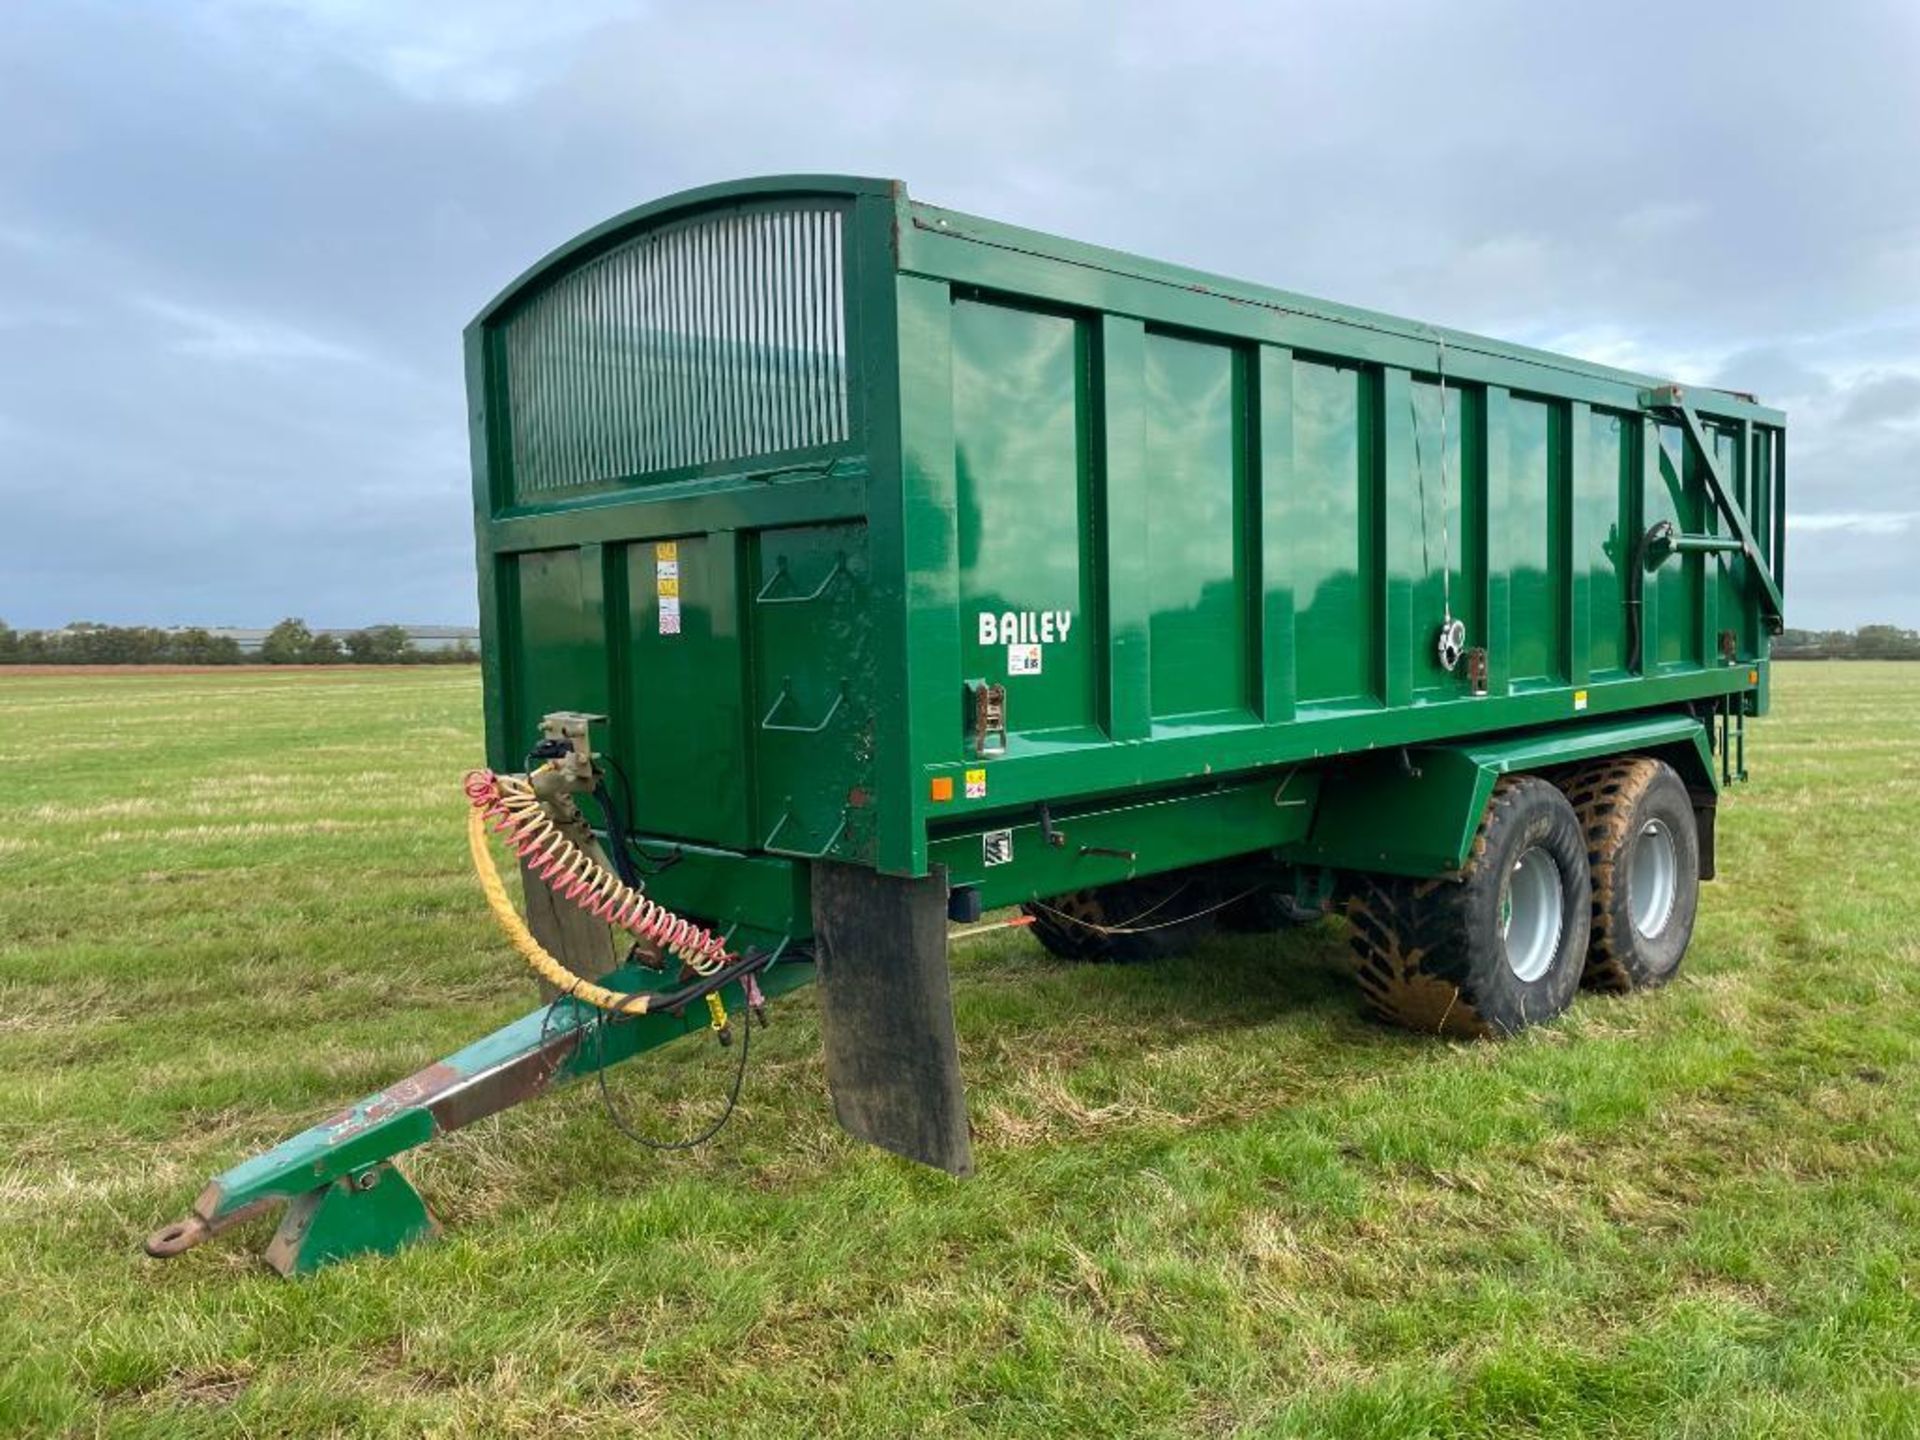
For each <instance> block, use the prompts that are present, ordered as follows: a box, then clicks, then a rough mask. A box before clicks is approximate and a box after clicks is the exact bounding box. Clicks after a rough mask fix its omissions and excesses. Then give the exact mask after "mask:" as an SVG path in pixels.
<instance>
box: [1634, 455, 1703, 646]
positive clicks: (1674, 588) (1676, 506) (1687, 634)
mask: <svg viewBox="0 0 1920 1440" xmlns="http://www.w3.org/2000/svg"><path fill="white" fill-rule="evenodd" d="M1657 429H1658V431H1659V437H1660V446H1659V450H1658V452H1657V455H1656V460H1657V468H1656V471H1655V473H1654V474H1653V475H1651V476H1649V477H1648V481H1647V485H1646V496H1645V505H1646V511H1645V522H1646V526H1647V527H1652V526H1654V525H1657V524H1659V523H1660V522H1661V521H1663V520H1664V521H1666V522H1667V523H1668V524H1670V525H1672V526H1673V528H1674V529H1675V530H1678V531H1680V532H1682V533H1689V534H1698V533H1700V528H1699V527H1700V509H1701V506H1700V503H1699V499H1698V492H1697V489H1696V490H1695V492H1694V493H1691V494H1690V493H1689V492H1688V489H1687V486H1686V483H1685V477H1686V475H1687V472H1688V467H1689V464H1690V463H1691V462H1689V461H1688V459H1687V455H1686V451H1687V442H1686V433H1685V432H1684V431H1683V430H1682V429H1681V428H1680V427H1679V426H1678V425H1660V426H1658V427H1657ZM1701 560H1702V557H1701V556H1699V555H1681V556H1678V557H1676V558H1674V559H1672V560H1669V561H1667V563H1666V564H1664V565H1662V566H1661V567H1660V568H1659V569H1658V570H1656V571H1654V572H1653V573H1652V574H1650V575H1648V576H1647V587H1646V588H1647V590H1648V591H1649V592H1651V599H1652V602H1653V610H1654V612H1655V615H1656V619H1655V622H1654V625H1653V626H1652V632H1653V636H1652V643H1651V644H1650V645H1649V646H1648V652H1649V653H1648V658H1649V660H1650V661H1651V662H1652V664H1651V665H1650V667H1649V668H1653V667H1654V666H1657V667H1658V668H1660V669H1662V670H1674V669H1679V668H1681V667H1684V666H1687V665H1693V664H1698V663H1699V658H1700V576H1701V574H1702V573H1703V572H1702V567H1701Z"/></svg>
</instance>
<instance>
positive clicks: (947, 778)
mask: <svg viewBox="0 0 1920 1440" xmlns="http://www.w3.org/2000/svg"><path fill="white" fill-rule="evenodd" d="M930 788H931V793H932V795H933V798H934V799H935V800H951V799H953V777H952V776H951V775H936V776H934V777H933V785H932V786H931V787H930Z"/></svg>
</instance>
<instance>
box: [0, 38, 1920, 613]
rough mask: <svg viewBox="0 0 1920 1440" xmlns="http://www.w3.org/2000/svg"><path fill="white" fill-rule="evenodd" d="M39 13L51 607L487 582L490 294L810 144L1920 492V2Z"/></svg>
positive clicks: (1864, 504)
mask: <svg viewBox="0 0 1920 1440" xmlns="http://www.w3.org/2000/svg"><path fill="white" fill-rule="evenodd" d="M8 23H9V31H8V44H7V45H6V46H5V47H0V337H3V340H0V345H3V348H0V355H4V357H5V358H4V359H0V498H4V500H5V503H6V505H7V513H8V520H7V522H6V524H5V525H4V526H0V615H5V616H6V617H7V618H8V619H9V620H11V621H13V622H14V623H58V622H60V621H62V620H65V619H67V618H69V617H71V616H77V615H88V616H91V617H94V618H100V619H128V620H135V619H139V620H148V619H151V620H159V621H176V620H177V621H188V620H232V621H268V620H271V619H273V618H275V617H277V616H278V615H280V614H282V613H286V612H289V611H298V612H302V613H305V614H306V615H307V616H308V618H309V619H311V620H313V621H315V622H317V623H359V622H364V621H369V620H375V619H381V618H389V617H391V618H409V619H418V620H458V619H463V618H466V617H468V616H470V615H471V613H472V609H473V599H472V580H471V559H470V556H471V541H470V536H469V516H468V502H467V498H466V488H467V480H466V439H465V431H464V421H463V410H464V406H463V400H462V396H461V384H462V377H461V364H460V354H459V332H460V329H461V327H462V326H463V325H464V324H465V322H466V321H467V319H468V318H470V317H471V315H472V314H473V313H474V311H476V310H477V309H478V308H479V307H480V305H481V304H482V303H484V301H485V300H486V299H487V298H488V297H489V296H490V295H491V294H492V293H493V292H494V291H495V290H496V289H497V288H498V287H499V286H500V285H501V284H502V283H504V282H505V281H506V280H507V279H509V278H510V277H511V276H512V275H514V274H516V273H517V272H518V271H519V270H520V269H521V268H523V267H524V265H526V264H527V263H528V262H529V261H530V260H532V259H533V258H535V257H537V256H538V255H539V254H540V253H542V252H544V251H545V250H546V249H548V248H550V247H551V246H552V245H554V244H555V243H557V242H559V241H560V240H562V239H564V238H566V237H567V236H568V235H570V234H573V233H575V232H577V231H579V230H581V229H583V228H585V227H586V226H588V225H591V224H593V223H595V222H597V221H599V220H601V219H603V218H605V217H606V216H607V215H610V214H612V213H614V212H616V211H618V210H621V209H624V208H626V207H627V206H629V205H632V204H636V203H638V202H640V201H642V200H645V199H648V198H651V197H653V196H656V195H660V194H663V193H666V192H669V191H672V190H675V189H678V188H681V187H683V186H687V185H693V184H700V183H705V182H707V181H711V180H714V179H720V178H727V177H731V176H737V175H742V174H752V173H759V172H767V171H783V170H846V171H853V172H856V173H877V174H887V175H897V176H899V177H901V178H904V179H906V180H907V181H908V182H909V184H910V185H911V186H912V187H913V188H914V190H915V192H916V193H917V194H920V195H922V196H923V197H925V198H928V199H933V200H937V201H940V202H942V203H946V204H950V205H954V206H956V207H958V208H963V209H974V210H978V211H981V212H984V213H987V214H991V215H994V216H997V217H1000V218H1004V219H1008V220H1013V221H1016V222H1019V223H1023V224H1028V225H1033V226H1036V227H1039V228H1042V229H1052V230H1060V231H1064V232H1066V233H1070V234H1074V235H1077V236H1080V237H1083V238H1087V239H1092V240H1097V241H1100V242H1102V243H1106V244H1110V245H1114V246H1118V247H1121V248H1129V249H1136V250H1142V251H1146V252H1148V253H1152V254H1156V255H1161V256H1164V257H1166V258H1169V259H1174V260H1179V261H1183V262H1186V263H1190V264H1196V265H1200V266H1203V267H1206V268H1211V269H1216V270H1221V271H1225V272H1227V273H1231V274H1239V275H1245V276H1248V277H1251V278H1256V279H1261V280H1265V281H1268V282H1270V283H1273V284H1277V285H1280V286H1283V287H1286V288H1291V289H1296V290H1301V291H1304V292H1306V293H1309V294H1319V295H1326V296H1329V297H1332V298H1335V299H1340V300H1346V301H1350V302H1353V303H1356V304H1362V305H1371V306H1375V307H1378V308H1382V309H1387V310H1392V311H1398V312H1400V313H1405V314H1412V315H1417V316H1420V317H1422V318H1426V319H1432V320H1436V321H1442V322H1447V323H1453V324H1458V325H1462V326H1465V327H1468V328H1474V329H1483V330H1489V331H1491V332H1493V333H1496V334H1501V335H1505V336H1507V337H1509V338H1513V339H1518V340H1522V341H1529V342H1533V343H1545V344H1549V345H1558V346H1562V347H1565V348H1570V349H1573V350H1576V351H1578V352H1580V353H1587V354H1592V355H1594V356H1595V357H1596V358H1602V359H1610V360H1618V361H1622V362H1624V363H1630V364H1634V365H1639V366H1644V367H1647V368H1651V369H1655V370H1660V371H1664V372H1668V373H1672V374H1674V375H1675V377H1676V378H1679V379H1684V380H1696V381H1700V380H1704V381H1710V382H1712V383H1722V384H1727V385H1730V386H1734V387H1736V388H1741V389H1752V390H1756V391H1758V392H1760V393H1761V395H1762V396H1763V398H1766V399H1769V400H1772V401H1775V402H1777V403H1782V404H1787V405H1790V406H1792V407H1793V426H1794V429H1793V441H1792V454H1793V471H1792V473H1793V477H1794V484H1795V506H1796V509H1797V511H1798V512H1800V513H1803V514H1805V515H1807V516H1810V517H1818V516H1829V517H1832V516H1842V517H1845V516H1872V515H1886V514H1903V513H1906V512H1910V511H1913V510H1916V509H1920V499H1916V488H1917V487H1916V476H1920V437H1917V436H1916V435H1915V434H1914V432H1913V427H1911V426H1907V425H1904V424H1903V423H1901V422H1900V420H1899V414H1900V413H1901V412H1900V407H1901V406H1902V405H1903V404H1904V403H1906V402H1905V400H1904V399H1903V397H1905V396H1908V395H1909V394H1910V392H1908V391H1906V390H1903V389H1902V388H1901V386H1902V384H1903V383H1904V377H1907V376H1911V375H1914V374H1920V304H1916V301H1915V297H1916V296H1920V166H1916V165H1914V164H1913V153H1912V148H1913V147H1912V137H1913V136H1914V135H1915V134H1920V87H1916V86H1915V85H1913V83H1912V76H1913V72H1914V69H1915V64H1914V61H1915V57H1916V56H1917V55H1920V12H1916V11H1914V10H1913V9H1912V8H1911V7H1910V6H1906V5H1902V4H1897V3H1887V4H1873V3H1862V4H1855V5H1845V6H1841V7H1838V8H1837V9H1836V8H1835V7H1805V6H1800V5H1795V4H1787V3H1774V4H1760V5H1751V6H1746V7H1742V9H1741V11H1740V16H1739V21H1738V23H1737V24H1729V23H1726V22H1725V20H1724V17H1721V16H1719V15H1717V14H1715V13H1712V12H1710V11H1704V10H1703V11H1689V10H1686V9H1684V8H1676V7H1672V6H1670V5H1653V4H1650V3H1628V4H1624V5H1618V6H1615V7H1614V8H1613V9H1611V10H1609V11H1608V12H1607V14H1606V16H1605V18H1604V21H1603V20H1601V19H1598V18H1592V17H1588V16H1586V15H1585V14H1584V13H1583V12H1574V11H1569V10H1565V9H1563V8H1561V7H1541V6H1538V5H1532V4H1525V3H1521V0H1488V3H1484V4H1480V5H1477V6H1474V7H1471V8H1469V9H1467V10H1462V9H1461V8H1460V7H1459V6H1457V5H1451V4H1442V3H1439V0H1404V3H1385V0H1363V3H1356V4H1353V5H1346V6H1339V7H1331V6H1324V5H1317V4H1305V3H1297V4H1264V3H1261V4H1256V3H1246V4H1240V5H1222V6H1217V7H1209V8H1203V9H1201V10H1199V11H1192V12H1189V13H1184V14H1180V15H1177V16H1176V15H1173V14H1172V13H1170V12H1169V11H1167V10H1166V9H1165V8H1164V7H1160V6H1154V5H1147V4H1117V5H1116V4H1104V3H1101V4H1096V3H1093V0H1083V3H1066V4H1061V5H1054V6H1023V7H1013V6H1008V7H1004V8H995V7H983V6H979V5H975V4H968V5H960V4H936V5H931V6H887V5H877V4H874V5H854V4H849V3H835V0H823V3H819V4H815V5H808V6H750V5H734V4H715V5H680V6H669V5H664V4H661V5H650V4H649V5H631V4H617V3H611V0H591V3H589V0H581V3H570V4H567V5H564V6H556V5H538V6H537V5H532V4H519V3H510V0H473V3H466V4H461V5H457V6H449V5H444V4H439V3H426V0H419V3H415V0H406V3H401V0H181V3H179V4H169V5H165V6H160V5H154V6H126V5H117V4H109V3H106V0H39V3H28V4H25V5H22V6H17V7H14V9H13V11H11V12H10V14H9V21H8ZM1876 377H1877V378H1876ZM1815 523H1816V525H1817V524H1818V523H1819V522H1818V520H1817V519H1816V521H1815ZM1912 541H1913V535H1912V534H1911V533H1909V532H1899V533H1895V532H1888V531H1881V530H1875V529H1874V528H1873V527H1872V526H1871V525H1867V526H1860V525H1847V526H1830V527H1829V528H1828V529H1826V530H1819V529H1815V530H1810V531H1802V532H1800V533H1799V536H1798V538H1797V541H1796V543H1797V546H1798V549H1799V550H1800V551H1812V552H1815V554H1814V555H1812V556H1810V560H1811V561H1812V563H1808V564H1796V567H1795V570H1794V574H1793V582H1792V595H1791V605H1792V609H1793V612H1794V614H1793V618H1794V619H1795V620H1796V621H1799V620H1802V619H1806V620H1807V621H1808V623H1812V621H1813V619H1814V618H1815V617H1817V618H1818V619H1819V620H1820V623H1840V622H1841V621H1842V620H1843V619H1844V620H1846V621H1849V622H1851V621H1857V620H1867V619H1875V618H1885V619H1894V620H1899V621H1901V622H1903V623H1908V624H1915V623H1920V598H1917V597H1916V596H1915V595H1914V593H1913V587H1912V586H1911V585H1910V584H1908V582H1907V581H1906V579H1905V578H1904V572H1905V570H1906V569H1908V568H1909V567H1908V566H1907V564H1906V562H1905V557H1906V555H1907V554H1908V553H1909V552H1910V548H1911V544H1912ZM1836 557H1842V558H1844V560H1845V563H1829V562H1830V561H1835V558H1836Z"/></svg>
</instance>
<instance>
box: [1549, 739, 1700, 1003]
mask: <svg viewBox="0 0 1920 1440" xmlns="http://www.w3.org/2000/svg"><path fill="white" fill-rule="evenodd" d="M1560 784H1561V788H1562V789H1564V790H1565V791H1566V794H1567V799H1568V800H1569V801H1571V802H1572V804H1573V809H1574V813H1575V814H1576V815H1578V816H1579V817H1580V833H1581V834H1582V836H1584V837H1585V840H1586V846H1587V865H1588V869H1589V871H1590V872H1591V874H1592V878H1593V921H1592V936H1591V938H1590V939H1589V940H1588V942H1587V968H1586V974H1585V976H1584V983H1585V984H1586V985H1587V986H1588V987H1589V988H1591V989H1594V990H1607V991H1612V992H1614V993H1616V994H1619V993H1624V992H1626V991H1628V990H1641V989H1649V988H1651V987H1653V986H1655V985H1664V984H1665V983H1666V982H1667V981H1669V980H1671V979H1672V978H1673V976H1674V972H1676V971H1677V970H1679V968H1680V962H1681V960H1683V959H1684V958H1685V957H1686V953H1687V945H1688V942H1690V941H1691V940H1692V939H1693V921H1694V916H1695V915H1696V914H1697V913H1698V911H1699V907H1700V831H1699V826H1698V824H1697V823H1696V821H1695V819H1694V814H1693V800H1692V797H1691V796H1689V795H1688V794H1687V787H1686V785H1685V784H1684V783H1682V781H1681V779H1680V777H1679V776H1678V775H1677V774H1675V773H1674V770H1673V767H1672V766H1670V765H1668V764H1666V763H1665V762H1664V761H1660V760H1654V759H1650V758H1648V757H1646V756H1640V755H1623V756H1617V757H1614V758H1612V759H1609V760H1602V761H1599V762H1596V763H1595V764H1592V765H1586V766H1582V767H1581V768H1580V769H1579V770H1576V771H1574V772H1573V773H1571V774H1569V775H1566V776H1563V777H1562V778H1561V781H1560Z"/></svg>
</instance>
